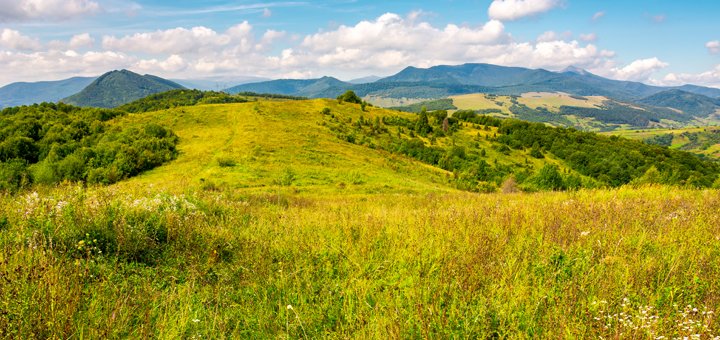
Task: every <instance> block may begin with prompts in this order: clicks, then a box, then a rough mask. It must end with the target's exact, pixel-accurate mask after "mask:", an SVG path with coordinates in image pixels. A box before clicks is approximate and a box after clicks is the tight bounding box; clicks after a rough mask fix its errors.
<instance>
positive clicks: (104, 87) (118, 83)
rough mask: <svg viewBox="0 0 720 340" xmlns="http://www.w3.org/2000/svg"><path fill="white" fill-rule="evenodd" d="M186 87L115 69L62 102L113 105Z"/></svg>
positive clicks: (101, 105) (109, 106)
mask: <svg viewBox="0 0 720 340" xmlns="http://www.w3.org/2000/svg"><path fill="white" fill-rule="evenodd" d="M182 88H184V87H183V86H182V85H180V84H177V83H175V82H172V81H170V80H167V79H163V78H160V77H156V76H153V75H144V76H143V75H139V74H137V73H134V72H131V71H128V70H121V71H111V72H108V73H105V74H103V75H102V76H100V77H99V78H97V79H95V80H94V81H93V82H92V83H91V84H90V85H88V86H87V87H85V88H84V89H83V90H82V91H80V92H79V93H76V94H74V95H72V96H69V97H67V98H65V99H63V100H62V101H63V102H65V103H68V104H72V105H76V106H91V107H103V108H112V107H116V106H120V105H123V104H126V103H129V102H132V101H134V100H137V99H140V98H144V97H147V96H149V95H151V94H155V93H160V92H165V91H169V90H174V89H182Z"/></svg>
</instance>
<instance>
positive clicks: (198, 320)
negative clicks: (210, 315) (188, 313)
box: [192, 319, 200, 323]
mask: <svg viewBox="0 0 720 340" xmlns="http://www.w3.org/2000/svg"><path fill="white" fill-rule="evenodd" d="M192 322H194V323H198V322H200V319H192Z"/></svg>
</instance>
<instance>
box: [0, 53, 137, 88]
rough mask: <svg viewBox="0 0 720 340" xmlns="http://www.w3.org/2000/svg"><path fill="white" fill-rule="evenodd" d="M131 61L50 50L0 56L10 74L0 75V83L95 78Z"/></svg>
mask: <svg viewBox="0 0 720 340" xmlns="http://www.w3.org/2000/svg"><path fill="white" fill-rule="evenodd" d="M134 60H135V58H134V57H131V56H127V55H124V54H121V53H116V52H86V53H82V54H80V53H77V52H74V51H58V50H50V51H43V52H33V53H25V52H8V51H5V52H0V64H2V65H3V66H4V68H7V69H11V70H12V72H11V73H0V82H2V83H9V82H14V81H22V80H26V81H36V80H52V79H62V78H67V77H74V76H96V75H100V74H102V73H104V72H107V71H109V70H113V69H118V68H127V67H130V66H131V65H132V64H133V62H134Z"/></svg>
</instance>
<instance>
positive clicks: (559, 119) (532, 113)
mask: <svg viewBox="0 0 720 340" xmlns="http://www.w3.org/2000/svg"><path fill="white" fill-rule="evenodd" d="M515 103H517V101H516V102H515ZM510 112H512V113H513V114H515V116H517V118H518V119H522V120H526V121H529V122H538V123H550V124H553V125H555V126H572V125H573V123H572V122H571V121H570V120H568V119H567V118H566V117H564V116H563V115H561V114H557V113H553V112H550V111H549V110H548V109H546V108H544V107H538V108H536V109H531V108H529V107H528V106H526V105H524V104H513V105H512V106H510Z"/></svg>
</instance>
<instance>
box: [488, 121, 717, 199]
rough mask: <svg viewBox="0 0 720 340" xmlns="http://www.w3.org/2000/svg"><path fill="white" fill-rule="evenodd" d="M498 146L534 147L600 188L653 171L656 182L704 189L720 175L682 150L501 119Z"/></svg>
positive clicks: (709, 165) (715, 166)
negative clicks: (594, 182)
mask: <svg viewBox="0 0 720 340" xmlns="http://www.w3.org/2000/svg"><path fill="white" fill-rule="evenodd" d="M498 133H499V134H500V136H499V137H498V142H500V143H503V144H506V145H508V146H509V147H510V148H514V149H523V148H530V147H532V146H533V145H537V146H539V147H540V148H542V149H543V150H546V151H548V152H550V153H552V154H553V155H555V157H558V158H559V159H562V160H563V161H564V162H565V163H566V164H567V165H569V166H570V167H572V168H573V170H575V171H577V172H579V173H581V174H583V175H585V176H589V177H592V178H594V179H596V180H598V181H599V182H601V183H603V184H607V185H610V186H619V185H623V184H627V183H630V182H632V181H633V180H634V179H637V178H640V177H642V176H643V175H644V174H645V172H646V171H648V170H649V169H650V168H652V167H654V168H655V169H656V170H657V171H659V173H660V174H661V175H660V177H659V178H660V180H659V182H660V183H664V184H683V185H692V186H697V187H709V186H711V185H712V184H713V182H714V181H715V180H716V178H717V177H718V173H720V165H718V163H715V162H711V161H705V160H702V159H700V158H698V157H696V156H694V155H692V154H690V153H688V152H684V151H677V150H671V149H668V148H665V147H661V146H657V145H648V144H646V143H643V142H641V141H635V140H630V139H625V138H619V137H617V136H611V137H606V136H601V135H598V134H595V133H590V132H582V131H577V130H575V129H571V128H570V129H568V128H552V127H548V126H546V125H544V124H539V123H529V122H524V121H519V120H514V119H508V120H504V121H503V123H502V125H501V126H500V127H499V128H498Z"/></svg>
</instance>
